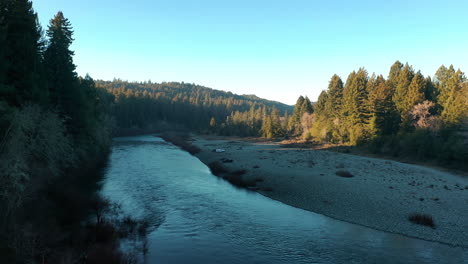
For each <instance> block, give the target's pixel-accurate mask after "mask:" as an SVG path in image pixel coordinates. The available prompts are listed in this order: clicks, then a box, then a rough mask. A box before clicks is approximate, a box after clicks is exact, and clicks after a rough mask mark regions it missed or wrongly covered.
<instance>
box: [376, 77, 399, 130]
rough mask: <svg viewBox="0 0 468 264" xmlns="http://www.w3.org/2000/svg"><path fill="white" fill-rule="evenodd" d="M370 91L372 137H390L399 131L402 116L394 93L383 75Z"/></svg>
mask: <svg viewBox="0 0 468 264" xmlns="http://www.w3.org/2000/svg"><path fill="white" fill-rule="evenodd" d="M373 86H374V87H373V88H372V89H370V90H369V104H370V112H371V120H370V130H371V134H372V135H390V134H393V133H396V132H397V131H398V124H399V123H400V115H399V114H398V112H397V111H396V108H395V104H394V103H393V100H392V95H393V91H392V88H391V87H390V84H389V83H388V82H386V81H385V80H384V78H383V76H382V75H380V76H378V77H377V79H376V81H375V82H374V83H373Z"/></svg>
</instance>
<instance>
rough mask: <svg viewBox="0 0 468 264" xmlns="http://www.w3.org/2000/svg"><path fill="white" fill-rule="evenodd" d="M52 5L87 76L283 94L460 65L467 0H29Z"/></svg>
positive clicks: (47, 10) (43, 10)
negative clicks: (392, 71) (403, 69)
mask: <svg viewBox="0 0 468 264" xmlns="http://www.w3.org/2000/svg"><path fill="white" fill-rule="evenodd" d="M33 4H34V8H35V10H36V12H38V14H39V19H40V21H41V24H42V25H43V26H44V27H45V26H46V25H47V24H48V21H49V19H50V18H52V17H53V15H54V14H55V13H56V12H57V11H59V10H61V11H63V12H64V15H65V16H66V17H67V18H69V19H70V21H71V22H72V25H73V27H74V30H75V39H76V40H75V42H74V44H73V46H72V49H73V50H74V51H75V58H74V61H75V64H77V71H78V73H79V74H80V75H84V74H86V73H89V74H90V75H91V76H92V77H93V78H95V79H105V80H112V79H113V78H114V77H115V78H120V79H123V80H129V81H133V80H137V81H144V80H149V79H151V80H152V81H153V82H161V81H184V82H189V83H197V84H201V85H205V86H208V87H211V88H214V89H220V90H226V91H232V92H234V93H239V94H256V95H258V96H260V97H264V98H268V99H272V100H277V101H281V102H285V103H289V104H293V103H294V102H295V101H296V99H297V97H298V96H299V95H307V96H309V97H310V98H311V99H312V100H316V99H317V97H318V95H319V93H320V91H321V90H323V89H326V88H327V85H328V81H329V79H330V77H331V76H332V75H333V74H334V73H336V74H338V75H340V76H341V77H342V79H343V81H345V80H346V77H347V76H348V74H349V73H350V72H351V71H353V70H357V69H358V68H359V67H362V66H364V67H365V68H366V69H367V70H368V71H369V73H370V74H371V73H373V72H376V73H377V74H383V75H384V76H385V77H386V76H387V75H388V70H389V68H390V66H391V64H393V63H394V62H395V61H396V60H397V59H398V60H400V61H402V62H409V63H410V64H411V65H413V67H414V68H415V69H417V70H418V69H420V70H421V71H422V73H423V74H424V75H430V76H432V75H433V74H434V73H435V71H436V70H437V68H438V67H439V66H440V65H442V64H445V65H450V64H453V65H454V66H455V67H457V68H461V70H462V71H468V50H467V48H468V1H466V0H459V1H452V0H446V1H440V0H439V1H432V0H424V1H419V0H414V1H410V0H397V1H388V0H387V1H378V0H375V1H313V0H308V1H307V0H304V1H299V0H297V1H296V0H288V1H286V0H282V1H275V0H270V1H263V0H259V1H255V0H231V1H228V0H226V1H223V0H198V1H195V0H132V1H115V0H79V1H78V0H77V1H70V0H33Z"/></svg>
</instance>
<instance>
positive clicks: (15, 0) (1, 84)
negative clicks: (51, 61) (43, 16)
mask: <svg viewBox="0 0 468 264" xmlns="http://www.w3.org/2000/svg"><path fill="white" fill-rule="evenodd" d="M0 32H1V34H0V45H1V46H2V48H1V50H0V97H2V98H4V99H6V100H7V102H9V103H10V104H12V105H16V106H19V105H20V104H22V103H24V102H26V101H33V102H43V101H44V100H46V98H47V92H46V88H45V82H44V80H43V79H42V78H41V76H42V66H41V63H42V49H43V44H44V43H43V41H42V30H41V28H40V25H39V23H38V19H37V14H36V13H35V12H34V10H33V8H32V2H30V1H27V0H2V1H1V2H0Z"/></svg>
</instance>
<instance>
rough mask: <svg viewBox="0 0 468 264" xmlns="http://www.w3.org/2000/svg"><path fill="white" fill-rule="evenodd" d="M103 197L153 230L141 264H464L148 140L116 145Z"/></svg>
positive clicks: (442, 250) (464, 256) (466, 257)
mask: <svg viewBox="0 0 468 264" xmlns="http://www.w3.org/2000/svg"><path fill="white" fill-rule="evenodd" d="M102 192H103V194H104V195H105V196H107V197H109V198H110V199H111V200H112V201H115V202H118V203H120V204H121V205H122V209H123V211H124V212H126V213H128V214H131V215H132V216H133V217H135V218H138V219H144V220H147V221H148V222H149V223H150V224H151V226H152V229H151V232H150V233H149V235H148V239H149V246H148V249H149V250H148V253H147V254H146V257H145V260H146V263H363V262H364V263H468V262H467V261H468V250H467V249H464V248H457V247H450V246H447V245H443V244H439V243H435V242H428V241H423V240H419V239H413V238H408V237H405V236H401V235H397V234H391V233H386V232H381V231H377V230H374V229H370V228H366V227H362V226H358V225H354V224H350V223H346V222H342V221H338V220H335V219H331V218H329V217H326V216H323V215H319V214H315V213H313V212H309V211H305V210H301V209H298V208H294V207H291V206H288V205H285V204H283V203H280V202H278V201H275V200H271V199H269V198H266V197H264V196H262V195H260V194H257V193H255V192H250V191H246V190H242V189H238V188H235V187H233V186H231V185H230V184H229V183H227V182H225V181H223V180H221V179H219V178H217V177H215V176H213V175H212V174H211V173H210V170H209V169H208V167H206V166H205V165H204V164H203V163H202V162H200V161H199V160H198V159H197V158H195V157H193V156H191V155H190V154H188V153H186V152H184V151H182V150H180V149H178V148H177V147H175V146H173V145H171V144H168V143H166V142H165V141H163V140H162V139H160V138H158V137H154V136H139V137H127V138H117V139H115V141H114V147H113V151H112V155H111V157H110V161H109V166H108V169H107V171H106V177H105V180H104V183H103V189H102Z"/></svg>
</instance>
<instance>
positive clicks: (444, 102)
mask: <svg viewBox="0 0 468 264" xmlns="http://www.w3.org/2000/svg"><path fill="white" fill-rule="evenodd" d="M451 68H453V67H452V66H451ZM448 74H449V75H448V76H447V81H446V84H445V86H446V87H444V88H443V89H442V90H441V91H440V94H439V103H440V104H441V106H442V108H443V110H442V113H441V116H442V120H443V121H444V122H445V123H446V124H449V125H454V124H458V123H460V122H461V121H462V120H463V119H464V118H467V117H468V116H467V115H466V113H467V111H468V110H467V109H468V104H466V97H467V96H468V95H467V94H468V90H467V84H466V77H465V75H464V73H463V72H461V71H460V70H457V71H456V72H452V71H450V68H449V71H448Z"/></svg>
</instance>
